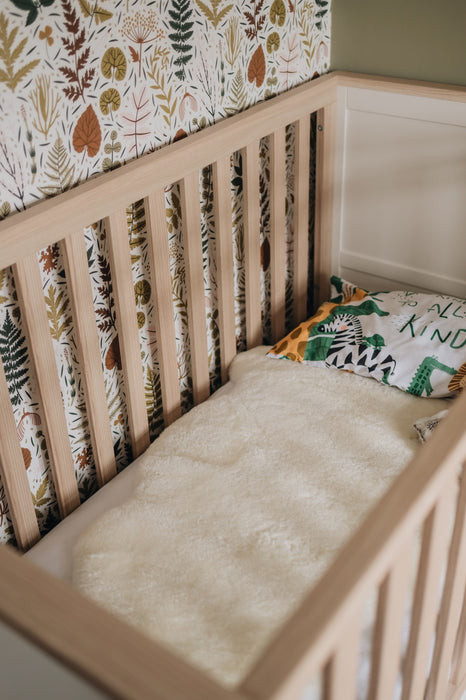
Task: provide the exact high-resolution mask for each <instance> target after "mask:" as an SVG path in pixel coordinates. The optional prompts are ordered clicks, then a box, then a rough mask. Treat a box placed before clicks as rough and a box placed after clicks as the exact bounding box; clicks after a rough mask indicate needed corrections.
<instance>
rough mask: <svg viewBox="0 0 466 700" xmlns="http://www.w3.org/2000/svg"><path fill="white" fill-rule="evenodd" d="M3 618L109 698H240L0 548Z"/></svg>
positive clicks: (12, 553)
mask: <svg viewBox="0 0 466 700" xmlns="http://www.w3.org/2000/svg"><path fill="white" fill-rule="evenodd" d="M0 567H1V570H2V575H1V577H0V619H1V620H2V621H3V622H5V623H7V624H10V625H11V626H12V627H13V628H14V629H15V630H16V631H18V632H19V633H22V634H24V635H25V636H26V637H27V638H28V639H29V640H31V641H32V642H35V643H36V644H38V645H39V646H40V647H41V648H42V649H44V650H45V651H47V652H48V653H50V654H52V655H53V656H54V657H55V658H57V659H59V660H60V661H62V662H63V663H64V664H65V665H66V666H68V667H69V668H70V669H71V670H73V671H76V672H77V673H78V674H79V675H81V676H82V677H84V678H85V679H86V680H88V681H89V682H91V683H92V684H94V685H95V686H96V687H98V688H99V689H101V690H102V691H103V692H104V693H106V694H108V696H109V697H112V698H121V699H122V700H123V698H134V700H144V699H146V700H148V699H149V698H150V699H151V700H185V699H186V698H190V699H192V700H244V698H242V696H241V694H240V693H237V692H235V691H233V690H231V691H230V690H227V689H225V688H223V687H222V686H220V685H219V684H218V683H216V682H215V681H213V680H211V679H210V678H209V677H208V676H206V675H204V674H203V673H201V672H200V671H198V670H196V669H194V668H193V667H191V666H190V665H188V664H187V663H185V662H183V661H182V660H180V659H178V658H177V657H175V656H174V655H173V654H171V653H170V652H169V651H168V650H167V649H165V648H163V647H162V646H159V645H158V644H157V643H156V642H154V641H153V640H151V639H150V638H149V637H147V636H146V635H144V634H142V633H140V632H138V631H137V630H136V629H134V628H133V627H131V626H128V625H127V624H126V623H124V622H121V621H119V620H118V619H117V618H115V617H114V616H113V615H111V614H110V613H108V612H106V611H105V610H104V609H103V608H102V607H99V606H97V605H95V604H94V603H93V602H92V601H90V600H87V599H86V598H84V597H83V596H82V595H80V594H79V593H78V592H77V591H76V590H75V589H73V588H71V587H70V586H69V585H68V584H66V583H64V582H62V581H60V580H59V579H56V578H55V577H52V576H50V575H49V574H47V573H46V572H44V571H42V570H41V569H38V568H37V567H35V566H34V565H33V564H31V563H30V562H29V561H28V560H27V559H26V558H24V557H23V558H21V557H20V555H18V554H17V553H16V552H14V551H13V550H11V549H10V548H8V547H0Z"/></svg>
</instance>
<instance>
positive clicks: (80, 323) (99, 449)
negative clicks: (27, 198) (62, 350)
mask: <svg viewBox="0 0 466 700" xmlns="http://www.w3.org/2000/svg"><path fill="white" fill-rule="evenodd" d="M63 255H64V261H65V271H66V279H67V281H68V286H69V289H70V295H71V305H72V310H73V324H74V337H75V340H76V341H77V345H78V355H79V359H80V367H81V371H82V379H83V385H84V393H85V396H86V406H87V415H88V419H89V425H90V430H91V442H92V452H93V456H94V461H95V466H96V473H97V481H98V483H99V486H103V484H105V483H106V482H107V481H109V479H112V478H113V477H114V476H115V475H116V463H115V453H114V450H113V440H112V433H111V427H110V419H109V415H108V406H107V397H106V392H105V382H104V375H103V370H102V357H101V353H100V346H99V336H98V332H97V325H96V320H95V312H94V304H93V300H92V289H91V283H90V278H89V266H88V262H87V253H86V243H85V239H84V236H83V234H82V233H77V234H72V235H70V236H67V237H66V238H65V239H64V240H63Z"/></svg>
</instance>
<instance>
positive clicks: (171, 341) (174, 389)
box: [144, 189, 181, 426]
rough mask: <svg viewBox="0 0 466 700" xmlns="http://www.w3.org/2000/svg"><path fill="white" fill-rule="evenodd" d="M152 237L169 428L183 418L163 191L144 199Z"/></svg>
mask: <svg viewBox="0 0 466 700" xmlns="http://www.w3.org/2000/svg"><path fill="white" fill-rule="evenodd" d="M144 208H145V211H146V224H147V231H148V234H149V251H148V254H149V265H150V269H151V271H152V289H153V292H154V300H155V331H156V334H157V353H158V359H159V367H160V383H161V387H162V404H163V419H164V423H165V426H167V425H170V423H173V421H174V420H176V419H177V418H179V417H180V415H181V402H180V389H179V386H180V385H179V380H178V364H177V355H176V335H175V324H174V318H173V298H172V280H171V275H170V255H169V251H168V232H167V216H166V211H165V210H166V206H165V193H164V190H163V189H159V190H157V191H156V192H153V193H152V194H150V195H149V196H148V197H146V199H145V200H144Z"/></svg>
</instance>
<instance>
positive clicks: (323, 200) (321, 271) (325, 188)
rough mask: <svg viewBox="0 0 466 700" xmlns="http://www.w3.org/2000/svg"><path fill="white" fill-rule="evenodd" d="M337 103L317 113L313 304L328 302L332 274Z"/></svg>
mask: <svg viewBox="0 0 466 700" xmlns="http://www.w3.org/2000/svg"><path fill="white" fill-rule="evenodd" d="M335 127H336V104H335V103H332V104H330V105H328V106H327V107H324V108H323V109H321V110H319V112H318V113H317V141H316V149H317V150H316V205H315V226H314V297H315V298H314V305H315V306H317V305H318V304H321V303H322V302H323V301H325V300H326V299H328V294H329V279H330V275H331V273H332V223H333V197H334V171H335V163H334V161H335V137H336V134H335Z"/></svg>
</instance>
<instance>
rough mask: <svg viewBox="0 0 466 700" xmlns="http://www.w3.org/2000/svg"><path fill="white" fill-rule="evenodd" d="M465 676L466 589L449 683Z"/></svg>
mask: <svg viewBox="0 0 466 700" xmlns="http://www.w3.org/2000/svg"><path fill="white" fill-rule="evenodd" d="M465 677H466V590H465V593H464V598H463V606H462V608H461V616H460V622H459V625H458V634H457V636H456V641H455V650H454V652H453V660H452V670H451V678H450V683H453V685H455V686H456V685H458V683H460V682H461V681H462V680H463V679H464V678H465Z"/></svg>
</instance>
